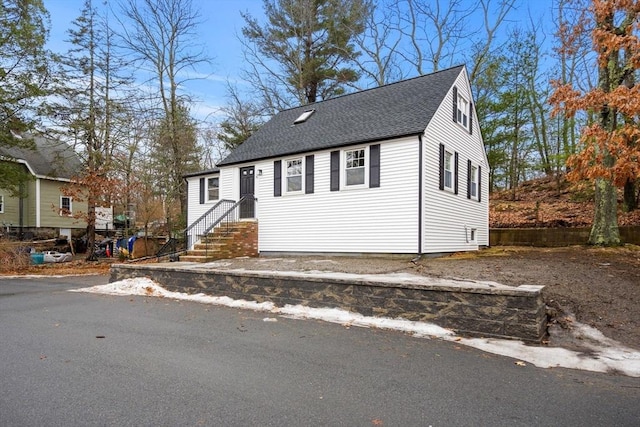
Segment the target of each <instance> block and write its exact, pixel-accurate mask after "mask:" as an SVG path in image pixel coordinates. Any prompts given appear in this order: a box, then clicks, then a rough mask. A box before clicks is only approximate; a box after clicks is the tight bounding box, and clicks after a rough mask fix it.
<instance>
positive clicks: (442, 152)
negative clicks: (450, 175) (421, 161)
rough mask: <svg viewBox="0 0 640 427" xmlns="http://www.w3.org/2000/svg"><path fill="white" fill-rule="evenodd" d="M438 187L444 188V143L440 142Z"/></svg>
mask: <svg viewBox="0 0 640 427" xmlns="http://www.w3.org/2000/svg"><path fill="white" fill-rule="evenodd" d="M440 189H441V190H444V144H440Z"/></svg>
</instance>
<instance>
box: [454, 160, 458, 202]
mask: <svg viewBox="0 0 640 427" xmlns="http://www.w3.org/2000/svg"><path fill="white" fill-rule="evenodd" d="M453 192H454V193H455V194H458V152H456V154H455V165H454V177H453Z"/></svg>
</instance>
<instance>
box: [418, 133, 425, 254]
mask: <svg viewBox="0 0 640 427" xmlns="http://www.w3.org/2000/svg"><path fill="white" fill-rule="evenodd" d="M422 150H423V148H422V134H420V135H418V257H420V256H422V180H423V176H424V174H423V170H422V168H423V167H424V166H423V164H422V163H423V161H422Z"/></svg>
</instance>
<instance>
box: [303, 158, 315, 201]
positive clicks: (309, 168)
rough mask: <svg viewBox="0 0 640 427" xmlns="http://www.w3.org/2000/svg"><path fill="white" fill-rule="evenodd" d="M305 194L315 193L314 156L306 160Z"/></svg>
mask: <svg viewBox="0 0 640 427" xmlns="http://www.w3.org/2000/svg"><path fill="white" fill-rule="evenodd" d="M304 161H305V165H304V166H305V168H304V192H305V193H307V194H312V193H313V154H311V155H309V156H306V157H305V158H304Z"/></svg>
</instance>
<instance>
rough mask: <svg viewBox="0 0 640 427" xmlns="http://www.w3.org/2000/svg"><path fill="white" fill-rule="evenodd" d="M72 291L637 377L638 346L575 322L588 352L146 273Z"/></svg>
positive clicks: (639, 370)
mask: <svg viewBox="0 0 640 427" xmlns="http://www.w3.org/2000/svg"><path fill="white" fill-rule="evenodd" d="M71 292H91V293H99V294H109V295H143V296H157V297H164V298H171V299H177V300H186V301H194V302H200V303H204V304H215V305H223V306H227V307H233V308H245V309H250V310H255V311H267V312H271V313H272V314H275V315H281V316H283V317H289V318H295V319H316V320H324V321H327V322H333V323H339V324H342V325H345V326H359V327H365V328H379V329H391V330H397V331H402V332H407V333H410V334H413V335H414V336H416V337H425V338H440V339H443V340H447V341H453V342H456V343H459V344H464V345H467V346H469V347H474V348H477V349H479V350H482V351H487V352H490V353H494V354H499V355H502V356H507V357H512V358H515V359H518V360H520V361H526V362H529V363H531V364H533V365H535V366H537V367H539V368H553V367H562V368H570V369H581V370H586V371H593V372H611V371H616V372H620V373H623V374H625V375H628V376H632V377H640V351H637V350H634V349H631V348H628V347H625V346H623V345H621V344H620V343H618V342H617V341H614V340H612V339H610V338H607V337H605V336H604V335H602V333H601V332H600V331H598V330H596V329H594V328H591V327H589V326H586V325H582V324H580V323H578V322H573V326H574V334H577V335H578V336H579V337H580V338H581V339H582V341H584V343H583V344H584V345H585V346H587V347H588V348H589V349H590V350H592V352H591V353H589V354H586V353H582V352H578V351H573V350H568V349H565V348H559V347H536V346H529V345H525V344H524V343H523V342H521V341H512V340H501V339H484V338H462V337H459V336H457V335H455V334H454V333H453V331H451V330H449V329H445V328H442V327H440V326H437V325H433V324H430V323H427V322H414V321H410V320H404V319H390V318H384V317H371V316H363V315H361V314H358V313H352V312H349V311H346V310H341V309H337V308H312V307H307V306H302V305H285V306H284V307H277V306H276V305H275V304H273V303H271V302H262V303H259V302H256V301H245V300H234V299H231V298H229V297H216V296H211V295H205V294H195V295H190V294H185V293H180V292H171V291H168V290H166V289H164V288H163V287H161V286H160V285H158V284H157V283H156V282H154V281H152V280H151V279H148V278H134V279H125V280H121V281H119V282H113V283H108V284H106V285H98V286H92V287H89V288H82V289H74V290H71ZM263 320H264V321H265V322H276V321H277V319H275V318H271V317H268V318H265V319H263Z"/></svg>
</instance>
